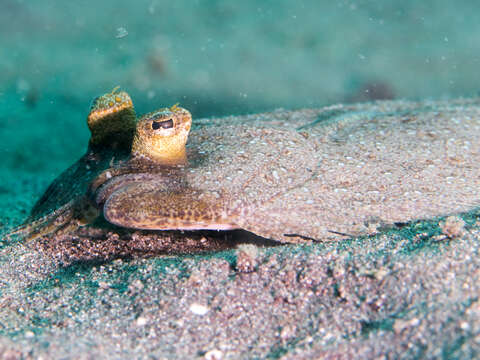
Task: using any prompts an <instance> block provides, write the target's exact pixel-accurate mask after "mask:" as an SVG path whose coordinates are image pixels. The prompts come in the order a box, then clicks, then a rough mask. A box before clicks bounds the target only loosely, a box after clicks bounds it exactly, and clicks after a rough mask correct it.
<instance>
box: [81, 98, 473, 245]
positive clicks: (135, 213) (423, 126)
mask: <svg viewBox="0 0 480 360" xmlns="http://www.w3.org/2000/svg"><path fill="white" fill-rule="evenodd" d="M458 104H459V105H458V106H455V103H454V102H446V103H442V102H425V103H410V102H402V101H400V102H379V103H375V104H364V105H351V106H343V105H337V106H331V107H327V108H323V109H318V110H301V111H293V112H287V111H277V112H272V113H268V114H260V115H250V116H246V117H243V118H240V119H239V118H234V117H231V118H223V119H205V120H199V121H196V124H194V130H193V131H192V134H191V135H190V137H189V143H188V144H186V142H187V138H188V134H189V131H190V127H191V115H190V113H189V112H188V111H187V110H185V109H183V108H181V107H178V106H173V107H171V108H163V109H160V110H157V111H154V112H152V113H149V114H147V115H145V116H143V117H142V118H141V119H139V121H138V122H137V126H136V132H135V136H134V139H133V145H132V152H131V155H130V157H129V158H128V160H125V161H123V162H120V163H117V164H116V165H114V166H112V167H111V168H109V169H107V170H104V171H103V172H101V173H100V174H99V175H98V176H97V177H95V178H94V179H93V178H92V179H93V180H92V181H91V182H90V183H89V186H88V190H87V191H86V192H85V196H82V197H78V198H77V199H78V200H77V205H76V206H75V208H76V209H84V208H88V207H92V208H95V209H97V210H98V211H97V213H98V214H100V213H103V215H104V217H105V219H106V220H107V221H109V222H111V223H112V224H115V225H118V226H120V227H124V228H131V229H148V230H199V229H216V230H230V229H245V230H248V231H250V232H253V233H255V234H257V235H259V236H262V237H265V238H269V239H274V240H277V241H280V242H304V241H308V240H312V239H315V240H333V239H342V238H345V237H346V236H356V235H369V234H375V233H376V232H378V231H379V229H380V228H381V227H383V226H386V225H393V224H395V223H399V222H401V223H404V222H408V221H411V220H415V219H428V218H433V217H436V216H442V215H447V214H451V213H456V212H461V211H466V210H470V209H472V208H474V207H477V206H479V203H480V190H479V189H480V142H478V136H479V135H480V108H479V106H478V105H477V104H476V102H475V101H470V102H468V101H463V100H462V101H459V102H458ZM102 170H103V169H102ZM86 203H88V204H90V205H89V206H84V205H85V204H86ZM79 204H80V205H79ZM75 216H76V217H77V220H75V221H73V222H74V223H75V224H80V223H82V221H79V220H78V219H82V218H83V219H85V218H88V216H85V215H82V211H80V212H79V213H78V214H77V215H75ZM75 216H74V217H73V218H72V219H75Z"/></svg>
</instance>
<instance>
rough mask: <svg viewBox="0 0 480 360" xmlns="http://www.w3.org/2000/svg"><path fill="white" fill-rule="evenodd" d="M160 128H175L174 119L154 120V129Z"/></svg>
mask: <svg viewBox="0 0 480 360" xmlns="http://www.w3.org/2000/svg"><path fill="white" fill-rule="evenodd" d="M160 128H163V129H171V128H173V120H172V119H169V120H165V121H154V122H152V129H153V130H158V129H160Z"/></svg>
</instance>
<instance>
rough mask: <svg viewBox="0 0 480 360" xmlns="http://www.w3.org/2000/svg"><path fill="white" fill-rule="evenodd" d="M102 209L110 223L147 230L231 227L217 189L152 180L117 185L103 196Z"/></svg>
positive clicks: (232, 224) (220, 228) (232, 227)
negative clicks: (169, 185) (165, 184)
mask: <svg viewBox="0 0 480 360" xmlns="http://www.w3.org/2000/svg"><path fill="white" fill-rule="evenodd" d="M103 213H104V216H105V219H106V220H107V221H109V222H110V223H112V224H115V225H118V226H123V227H127V228H133V229H148V230H201V229H211V230H231V229H237V228H238V226H237V225H236V224H235V223H234V222H233V221H232V219H231V218H230V216H229V215H228V213H229V212H228V206H226V205H224V202H223V198H222V194H221V193H220V192H218V193H217V192H213V191H203V190H195V189H191V188H188V187H181V188H177V189H174V190H172V189H165V187H162V186H160V185H159V184H157V183H155V182H135V183H130V184H128V185H125V186H123V187H120V188H119V189H117V190H116V191H114V192H113V193H112V194H111V195H110V196H109V197H108V199H107V200H106V202H105V205H104V208H103Z"/></svg>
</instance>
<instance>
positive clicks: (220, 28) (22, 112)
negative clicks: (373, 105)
mask: <svg viewBox="0 0 480 360" xmlns="http://www.w3.org/2000/svg"><path fill="white" fill-rule="evenodd" d="M273 3H274V2H268V3H265V5H264V6H262V7H259V6H258V3H257V2H256V1H251V2H248V1H246V2H242V4H243V5H239V3H238V4H236V5H224V4H223V3H222V2H215V1H210V2H202V1H198V2H193V4H194V5H192V2H190V1H188V2H187V1H183V2H182V1H177V2H174V3H173V2H172V3H170V4H166V3H165V4H164V3H163V2H161V1H144V2H139V4H138V5H136V6H135V7H132V6H128V3H127V2H126V1H124V2H118V1H117V2H115V3H113V2H95V3H94V2H88V1H87V2H69V3H68V4H67V3H65V4H62V5H58V4H56V3H55V2H38V3H36V4H27V2H24V1H15V0H7V1H2V2H0V6H1V9H2V11H0V17H1V20H2V21H0V29H1V31H2V32H3V33H4V34H9V36H4V37H2V38H1V48H2V54H1V55H0V79H1V81H0V157H1V159H2V162H1V164H2V166H1V167H0V201H1V205H2V206H1V207H0V226H1V228H2V230H1V231H2V233H4V232H5V231H6V230H8V229H9V228H11V227H12V226H14V225H16V224H18V223H20V222H21V220H22V219H23V218H25V217H26V216H27V214H28V211H29V209H30V207H31V206H32V204H33V203H34V202H35V200H36V199H37V198H38V196H40V194H41V193H42V191H43V190H44V188H45V187H46V186H47V185H48V184H49V182H50V181H51V180H52V179H53V178H54V177H55V176H56V175H58V174H59V173H60V172H61V171H62V170H63V169H65V168H66V167H67V166H68V165H69V164H71V163H72V162H73V161H75V160H76V159H78V157H80V156H81V155H82V154H83V152H84V150H85V146H86V143H87V141H88V130H87V128H86V126H85V123H84V120H85V117H86V113H87V111H88V106H89V103H90V101H91V99H92V98H93V97H95V96H97V95H99V94H101V93H104V92H106V91H108V90H110V89H111V88H113V87H114V86H116V85H121V86H122V87H123V88H124V89H126V90H127V91H129V92H130V93H131V95H132V97H133V100H134V103H135V104H136V106H137V109H138V111H139V113H143V112H146V111H149V110H152V109H153V108H155V107H158V106H163V105H166V104H167V105H169V104H171V103H174V102H177V101H179V102H181V103H182V105H183V106H185V107H187V108H189V109H191V110H192V112H193V114H194V116H196V117H199V116H203V117H208V116H213V115H231V114H239V113H247V112H257V111H263V110H271V109H274V108H277V107H284V108H299V107H312V106H320V105H324V104H330V103H335V102H345V101H357V100H365V99H367V100H368V99H369V98H371V95H370V93H371V92H374V91H373V90H372V89H380V90H379V92H378V93H377V94H376V95H375V96H373V97H396V98H421V99H423V98H430V97H434V98H439V97H445V96H450V97H454V96H461V95H465V96H475V95H476V94H477V93H478V89H479V85H478V84H479V83H480V81H479V80H480V79H479V75H478V74H479V73H478V66H479V64H480V59H479V57H478V53H479V52H478V50H479V49H478V48H479V44H480V42H479V41H478V34H479V33H480V29H479V27H480V24H479V23H478V20H477V19H476V18H474V17H472V16H471V14H474V13H475V12H476V11H477V10H478V9H477V7H478V5H477V4H476V2H474V1H460V2H455V4H454V3H453V2H450V1H446V0H445V1H424V2H421V3H420V2H418V1H403V2H401V4H400V3H399V2H398V3H397V4H394V3H393V2H392V3H391V4H390V5H384V4H383V2H370V1H360V2H350V1H339V2H336V3H333V2H329V3H328V4H322V3H321V2H313V1H312V2H304V3H302V6H300V7H295V8H292V7H291V5H290V4H289V3H288V2H287V1H280V2H275V6H273V5H272V4H273ZM173 4H175V5H173ZM317 4H318V5H317ZM332 4H334V5H332ZM186 9H188V10H191V9H193V11H191V12H190V11H186ZM3 10H4V11H3ZM320 14H328V15H329V16H322V15H320ZM122 27H123V28H125V30H127V32H128V35H127V36H125V37H122V31H121V30H118V29H119V28H122ZM392 44H393V45H392ZM365 89H370V90H369V92H368V93H365ZM461 216H462V218H463V219H464V221H465V222H466V224H467V225H466V229H467V231H465V232H464V233H463V234H462V235H461V236H458V237H455V238H453V239H445V237H444V236H443V235H442V230H441V229H440V228H439V227H438V220H434V221H432V222H427V223H424V222H421V223H412V224H409V225H408V226H406V227H404V228H402V229H401V230H398V231H394V232H389V233H385V234H381V235H378V236H375V237H370V238H359V239H350V240H347V241H343V242H337V243H320V244H315V245H312V244H310V245H282V246H264V247H260V248H258V249H257V250H256V251H257V255H256V259H255V260H254V264H255V271H253V272H246V271H245V270H248V269H249V267H248V266H247V265H245V264H243V265H240V266H239V263H240V264H242V262H241V261H240V262H239V260H238V256H240V258H242V257H245V256H246V255H245V254H244V253H241V252H240V253H239V251H238V250H236V249H235V248H233V246H232V248H231V249H225V250H223V251H217V252H213V253H207V254H202V255H176V256H157V257H153V258H146V259H144V258H138V259H132V260H109V261H107V262H105V263H102V264H100V263H92V262H79V263H75V264H72V265H68V266H59V265H58V263H55V262H52V261H50V259H49V258H48V257H42V256H44V255H40V254H39V253H37V252H32V251H30V250H29V249H28V248H24V247H23V245H22V244H21V243H18V242H15V241H7V240H6V239H2V241H1V243H0V247H1V250H0V251H1V253H0V262H1V265H0V267H1V271H0V336H1V338H0V358H2V359H16V358H40V357H41V358H43V359H49V358H62V359H68V358H81V359H90V358H91V359H93V358H132V357H134V358H195V357H198V358H202V357H207V358H211V359H213V358H215V357H214V356H223V357H224V358H286V359H287V358H292V359H296V358H305V359H307V358H312V357H314V358H355V357H356V358H379V359H382V358H385V359H386V358H445V359H446V358H475V357H478V356H480V355H479V353H480V300H479V290H480V289H479V285H478V284H479V280H480V279H479V276H480V270H479V268H480V267H479V260H478V252H479V237H480V232H479V231H480V230H479V226H478V220H477V218H478V213H477V212H471V213H466V214H461ZM240 236H241V235H240ZM250 250H251V249H250ZM254 252H255V251H254ZM247 260H248V256H247ZM247 262H248V261H247ZM244 267H245V268H244ZM202 311H207V312H206V313H205V314H203V315H201V314H202Z"/></svg>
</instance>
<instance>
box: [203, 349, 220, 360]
mask: <svg viewBox="0 0 480 360" xmlns="http://www.w3.org/2000/svg"><path fill="white" fill-rule="evenodd" d="M205 359H206V360H221V359H223V353H222V352H221V351H220V350H218V349H213V350H210V351H207V352H206V353H205Z"/></svg>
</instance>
